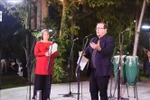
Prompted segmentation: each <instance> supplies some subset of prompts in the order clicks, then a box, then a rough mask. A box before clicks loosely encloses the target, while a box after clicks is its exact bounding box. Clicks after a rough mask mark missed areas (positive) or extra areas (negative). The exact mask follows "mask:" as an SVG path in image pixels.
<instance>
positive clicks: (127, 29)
mask: <svg viewBox="0 0 150 100" xmlns="http://www.w3.org/2000/svg"><path fill="white" fill-rule="evenodd" d="M129 30H130V28H126V29H125V30H124V31H122V32H121V33H120V34H124V33H125V32H128V31H129Z"/></svg>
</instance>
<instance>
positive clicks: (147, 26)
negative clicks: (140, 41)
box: [142, 25, 150, 30]
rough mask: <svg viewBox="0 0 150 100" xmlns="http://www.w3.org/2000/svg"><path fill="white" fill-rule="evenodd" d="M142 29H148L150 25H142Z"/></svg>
mask: <svg viewBox="0 0 150 100" xmlns="http://www.w3.org/2000/svg"><path fill="white" fill-rule="evenodd" d="M142 29H146V30H147V29H150V25H143V26H142Z"/></svg>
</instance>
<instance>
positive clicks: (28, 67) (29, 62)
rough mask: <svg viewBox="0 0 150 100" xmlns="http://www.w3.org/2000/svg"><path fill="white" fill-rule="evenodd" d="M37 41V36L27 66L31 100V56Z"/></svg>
mask: <svg viewBox="0 0 150 100" xmlns="http://www.w3.org/2000/svg"><path fill="white" fill-rule="evenodd" d="M35 32H37V31H35ZM37 35H38V34H36V36H37ZM35 43H36V38H35V39H34V41H33V43H32V47H31V50H30V54H29V58H28V59H27V63H26V68H27V78H28V81H29V100H31V68H30V67H31V57H32V54H33V53H32V51H33V49H34V45H35Z"/></svg>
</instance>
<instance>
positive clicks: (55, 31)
mask: <svg viewBox="0 0 150 100" xmlns="http://www.w3.org/2000/svg"><path fill="white" fill-rule="evenodd" d="M55 35H57V31H55V33H54V34H53V35H52V36H51V37H50V38H51V39H53V38H54V37H55Z"/></svg>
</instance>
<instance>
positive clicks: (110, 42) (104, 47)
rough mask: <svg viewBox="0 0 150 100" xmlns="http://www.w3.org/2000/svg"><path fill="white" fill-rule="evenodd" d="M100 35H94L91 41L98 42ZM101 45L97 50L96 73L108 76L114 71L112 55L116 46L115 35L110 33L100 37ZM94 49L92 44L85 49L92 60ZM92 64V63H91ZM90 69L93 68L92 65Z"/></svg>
mask: <svg viewBox="0 0 150 100" xmlns="http://www.w3.org/2000/svg"><path fill="white" fill-rule="evenodd" d="M97 41H98V37H94V38H92V39H91V40H90V42H94V43H97ZM100 46H101V50H100V51H97V52H96V56H95V57H96V59H95V64H96V69H95V70H96V73H97V75H98V76H108V75H111V74H112V72H113V68H112V67H113V66H112V62H111V56H112V54H113V50H114V47H115V42H114V39H113V37H111V36H109V35H107V34H106V35H104V36H103V37H101V39H100ZM92 52H93V49H92V48H91V46H90V45H88V47H87V48H86V50H85V53H86V57H88V58H89V59H90V61H91V55H92ZM90 66H91V63H90ZM89 68H90V70H93V69H92V68H91V67H89Z"/></svg>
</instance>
